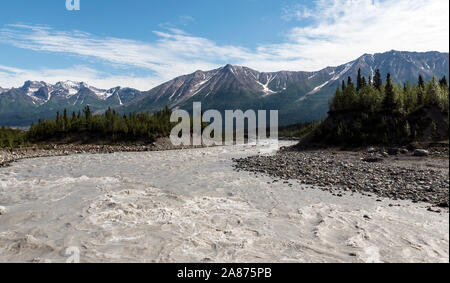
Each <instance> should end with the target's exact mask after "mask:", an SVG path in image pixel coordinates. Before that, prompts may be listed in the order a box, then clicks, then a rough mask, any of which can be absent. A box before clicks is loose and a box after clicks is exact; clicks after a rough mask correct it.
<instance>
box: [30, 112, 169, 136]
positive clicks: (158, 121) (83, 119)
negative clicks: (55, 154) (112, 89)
mask: <svg viewBox="0 0 450 283" xmlns="http://www.w3.org/2000/svg"><path fill="white" fill-rule="evenodd" d="M170 116H171V111H170V110H169V108H168V107H166V108H165V109H163V110H161V111H158V112H155V113H153V114H152V113H150V112H144V113H136V112H134V113H130V114H128V115H121V114H119V113H118V112H116V111H115V110H111V109H110V108H108V110H106V111H105V113H104V114H103V115H94V114H93V113H92V112H91V110H90V107H89V106H86V107H85V108H84V109H83V111H78V113H75V112H73V113H72V114H71V115H70V116H69V115H68V113H67V111H66V110H64V112H63V114H60V113H59V112H58V113H57V114H56V118H55V119H53V120H52V119H50V120H39V121H38V123H37V124H32V125H31V126H30V129H29V131H28V132H27V136H26V138H27V140H28V141H30V142H40V141H49V140H54V139H60V140H61V139H64V138H72V139H77V138H79V137H80V136H84V137H85V138H86V139H87V140H89V138H90V139H92V140H99V141H104V142H133V141H142V142H153V141H154V140H155V139H156V138H158V137H161V136H167V135H169V133H170V130H171V128H172V125H171V123H170Z"/></svg>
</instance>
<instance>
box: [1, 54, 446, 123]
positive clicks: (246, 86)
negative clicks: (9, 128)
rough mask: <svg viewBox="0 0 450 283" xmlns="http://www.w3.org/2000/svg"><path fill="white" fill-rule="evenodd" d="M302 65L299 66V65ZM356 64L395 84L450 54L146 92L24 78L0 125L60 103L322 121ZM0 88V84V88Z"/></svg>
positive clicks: (223, 73) (178, 84) (385, 57)
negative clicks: (263, 112) (259, 113)
mask: <svg viewBox="0 0 450 283" xmlns="http://www.w3.org/2000/svg"><path fill="white" fill-rule="evenodd" d="M299 69H301V66H299ZM358 69H361V71H362V74H363V75H364V76H365V77H366V78H368V77H369V76H373V74H374V72H375V70H377V69H379V70H380V72H381V74H382V76H383V79H384V77H385V76H386V74H387V73H391V75H392V78H393V79H394V80H395V81H396V82H397V83H403V82H406V81H409V82H415V81H416V80H417V78H418V76H419V75H422V76H423V78H424V79H425V80H429V79H431V77H432V76H433V75H434V76H437V77H439V78H440V77H442V76H447V77H448V76H449V54H448V53H439V52H426V53H418V52H400V51H390V52H386V53H380V54H373V55H371V54H365V55H363V56H361V57H359V58H358V59H356V60H354V61H352V62H349V63H346V64H343V65H341V66H337V67H327V68H324V69H322V70H320V71H317V72H292V71H281V72H259V71H256V70H253V69H250V68H247V67H242V66H232V65H226V66H224V67H221V68H218V69H215V70H211V71H196V72H194V73H192V74H189V75H184V76H180V77H177V78H175V79H173V80H171V81H168V82H166V83H164V84H161V85H159V86H157V87H155V88H153V89H151V90H149V91H146V92H140V91H138V90H135V89H131V88H120V87H117V88H112V89H109V90H104V89H98V88H95V87H92V86H89V85H87V84H86V83H80V82H72V81H66V82H59V83H56V84H54V85H51V84H47V83H45V82H32V81H28V82H26V83H25V84H24V86H22V87H21V88H18V89H17V88H13V89H9V90H6V91H5V90H4V91H3V93H2V92H1V91H0V93H1V94H0V125H2V124H4V125H15V126H17V125H27V124H29V123H30V122H31V121H35V120H37V119H38V118H48V117H53V116H54V114H55V112H56V111H62V110H63V109H64V108H67V109H68V110H69V111H78V110H79V109H82V108H83V107H85V106H86V105H90V106H91V108H92V109H93V110H94V111H97V110H98V111H100V110H104V109H106V108H107V107H114V108H115V109H116V110H117V111H120V112H122V113H128V112H133V111H138V112H139V111H157V110H159V109H161V108H164V107H165V106H169V107H170V108H182V109H185V110H191V108H192V102H194V101H199V102H202V107H203V109H204V110H206V109H218V110H228V109H241V110H247V109H267V110H269V109H277V110H279V119H280V124H289V123H295V122H303V121H311V120H319V119H323V118H324V117H325V116H326V113H327V111H328V102H329V100H330V99H331V98H332V96H333V94H334V91H335V90H336V88H337V87H338V86H339V85H340V84H341V81H342V80H346V79H347V77H348V76H351V77H352V78H353V79H354V80H355V79H356V75H357V72H358ZM0 90H1V89H0Z"/></svg>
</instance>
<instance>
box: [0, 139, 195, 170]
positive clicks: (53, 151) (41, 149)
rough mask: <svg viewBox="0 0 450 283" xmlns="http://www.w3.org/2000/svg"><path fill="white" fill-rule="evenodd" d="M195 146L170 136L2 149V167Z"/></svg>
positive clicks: (0, 150) (0, 161)
mask: <svg viewBox="0 0 450 283" xmlns="http://www.w3.org/2000/svg"><path fill="white" fill-rule="evenodd" d="M187 148H193V147H184V146H173V145H172V143H171V142H170V140H169V138H160V139H158V140H157V141H156V142H154V143H153V144H148V145H94V144H49V145H45V146H32V147H26V148H18V149H13V150H6V149H0V168H1V167H6V166H10V165H11V163H13V162H16V161H19V160H22V159H29V158H38V157H53V156H66V155H72V154H84V153H92V154H104V153H114V152H146V151H163V150H176V149H187Z"/></svg>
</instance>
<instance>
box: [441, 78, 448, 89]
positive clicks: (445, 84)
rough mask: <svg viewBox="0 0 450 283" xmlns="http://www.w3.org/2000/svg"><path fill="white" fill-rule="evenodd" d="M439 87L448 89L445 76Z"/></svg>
mask: <svg viewBox="0 0 450 283" xmlns="http://www.w3.org/2000/svg"><path fill="white" fill-rule="evenodd" d="M439 85H440V86H441V87H448V84H447V78H446V77H445V76H443V77H442V79H441V80H440V81H439Z"/></svg>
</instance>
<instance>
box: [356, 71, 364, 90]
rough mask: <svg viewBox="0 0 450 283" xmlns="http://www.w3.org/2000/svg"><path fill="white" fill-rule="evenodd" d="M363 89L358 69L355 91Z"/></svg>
mask: <svg viewBox="0 0 450 283" xmlns="http://www.w3.org/2000/svg"><path fill="white" fill-rule="evenodd" d="M362 88H363V78H362V76H361V68H359V69H358V77H357V78H356V91H359V90H360V89H362Z"/></svg>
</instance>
